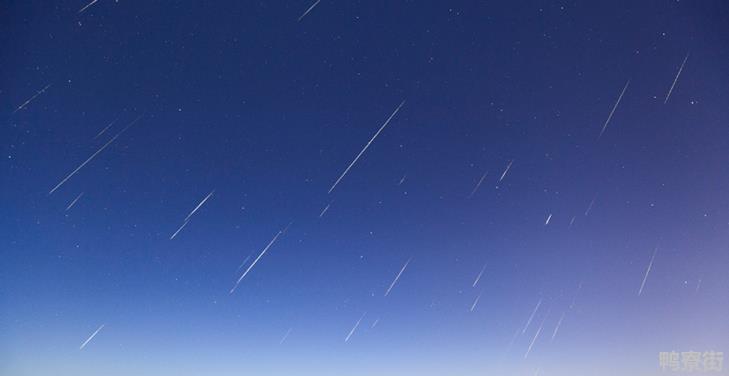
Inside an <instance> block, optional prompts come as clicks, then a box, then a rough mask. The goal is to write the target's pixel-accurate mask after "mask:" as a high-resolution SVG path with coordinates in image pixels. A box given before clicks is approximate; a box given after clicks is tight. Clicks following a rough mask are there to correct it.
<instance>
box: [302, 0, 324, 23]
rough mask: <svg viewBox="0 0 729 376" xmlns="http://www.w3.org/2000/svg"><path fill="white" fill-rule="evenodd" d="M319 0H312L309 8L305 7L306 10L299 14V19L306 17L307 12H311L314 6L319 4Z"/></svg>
mask: <svg viewBox="0 0 729 376" xmlns="http://www.w3.org/2000/svg"><path fill="white" fill-rule="evenodd" d="M320 1H321V0H316V2H314V4H311V6H310V7H309V9H307V10H306V12H304V14H302V15H301V16H299V21H301V20H302V19H303V18H304V17H306V15H307V14H309V12H311V10H312V9H314V7H316V6H317V5H319V2H320Z"/></svg>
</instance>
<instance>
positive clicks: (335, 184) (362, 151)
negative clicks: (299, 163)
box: [327, 100, 405, 193]
mask: <svg viewBox="0 0 729 376" xmlns="http://www.w3.org/2000/svg"><path fill="white" fill-rule="evenodd" d="M404 104H405V101H404V100H403V101H402V102H400V105H399V106H397V108H396V109H395V111H393V112H392V114H391V115H390V117H388V118H387V120H385V123H384V124H382V126H381V127H380V129H379V130H378V131H377V133H375V135H374V136H372V138H371V139H370V141H369V142H367V145H365V146H364V148H362V150H361V151H360V152H359V154H357V156H356V157H355V158H354V160H353V161H352V163H350V164H349V166H347V168H346V169H345V170H344V172H342V175H340V176H339V178H338V179H337V181H335V182H334V184H332V187H331V188H329V192H327V193H332V191H333V190H334V188H335V187H336V186H337V184H339V182H340V181H341V180H342V178H344V175H347V173H348V172H349V170H350V169H351V168H352V166H354V164H355V163H357V160H359V157H361V156H362V154H364V152H365V150H367V148H368V147H370V144H372V141H374V140H375V138H377V136H379V135H380V132H382V130H383V129H385V127H386V126H387V124H390V120H392V118H393V117H395V115H396V114H397V112H398V111H400V108H402V106H403V105H404Z"/></svg>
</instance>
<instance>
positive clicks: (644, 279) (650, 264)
mask: <svg viewBox="0 0 729 376" xmlns="http://www.w3.org/2000/svg"><path fill="white" fill-rule="evenodd" d="M656 252H658V247H656V249H655V250H653V256H651V262H650V263H648V269H646V271H645V275H644V276H643V282H641V283H640V289H639V290H638V296H640V294H642V293H643V287H645V281H647V280H648V274H649V273H650V272H651V268H652V267H653V260H654V259H655V258H656Z"/></svg>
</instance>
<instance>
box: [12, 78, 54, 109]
mask: <svg viewBox="0 0 729 376" xmlns="http://www.w3.org/2000/svg"><path fill="white" fill-rule="evenodd" d="M49 87H51V84H48V85H46V87H44V88H43V89H41V90H40V91H38V92H37V93H35V95H33V96H32V97H30V98H29V99H28V100H26V101H25V102H23V104H21V105H20V106H18V108H16V109H15V111H13V113H16V112H18V111H20V110H22V109H24V108H25V106H27V105H29V104H30V102H32V101H33V100H34V99H35V98H37V97H38V96H39V95H41V94H43V93H45V92H46V90H48V88H49Z"/></svg>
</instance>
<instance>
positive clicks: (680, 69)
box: [663, 54, 689, 104]
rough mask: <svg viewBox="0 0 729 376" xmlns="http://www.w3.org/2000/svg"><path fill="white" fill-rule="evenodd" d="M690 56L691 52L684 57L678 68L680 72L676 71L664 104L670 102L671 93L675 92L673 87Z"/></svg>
mask: <svg viewBox="0 0 729 376" xmlns="http://www.w3.org/2000/svg"><path fill="white" fill-rule="evenodd" d="M688 58H689V54H686V57H685V58H683V63H681V67H680V68H678V73H676V77H675V78H674V79H673V83H672V84H671V88H670V89H668V94H666V99H665V100H664V101H663V104H666V103H668V98H669V97H671V93H672V92H673V87H674V86H676V82H678V76H680V75H681V72H682V71H683V66H684V65H686V60H688Z"/></svg>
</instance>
